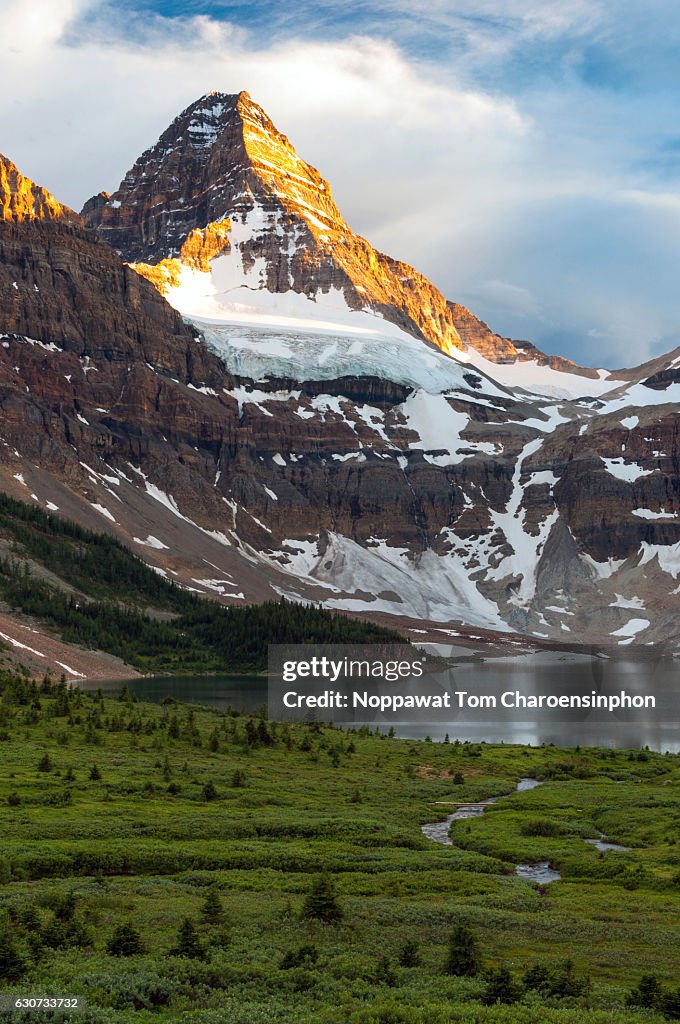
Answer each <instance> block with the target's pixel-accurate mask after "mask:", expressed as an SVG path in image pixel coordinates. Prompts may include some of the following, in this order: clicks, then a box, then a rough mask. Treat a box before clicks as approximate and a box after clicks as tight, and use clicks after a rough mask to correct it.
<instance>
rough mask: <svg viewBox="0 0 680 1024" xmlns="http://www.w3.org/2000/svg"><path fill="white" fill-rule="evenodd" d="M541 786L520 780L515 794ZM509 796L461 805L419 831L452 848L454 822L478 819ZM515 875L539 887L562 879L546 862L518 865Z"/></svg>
mask: <svg viewBox="0 0 680 1024" xmlns="http://www.w3.org/2000/svg"><path fill="white" fill-rule="evenodd" d="M541 785H542V783H541V782H539V781H538V779H520V780H519V782H518V783H517V787H516V790H515V792H518V793H524V792H526V791H527V790H529V789H535V788H536V786H541ZM510 795H511V794H510V793H503V794H501V795H500V796H492V797H489V799H488V800H479V801H478V802H477V803H469V804H461V805H460V806H459V807H458V809H457V810H455V811H454V812H453V813H452V814H449V816H448V817H447V818H445V819H444V821H433V822H431V823H428V824H427V825H421V826H420V828H421V831H422V833H423V835H424V836H427V838H428V839H431V840H432V841H433V842H435V843H441V845H442V846H453V840H452V839H451V836H450V835H449V830H450V828H451V825H452V824H453V822H454V821H465V819H466V818H479V817H481V815H482V814H484V811H485V810H486V809H487V807H490V806H491V805H492V804H495V803H497V802H498V801H499V800H504V799H505V798H506V797H507V796H510ZM515 874H516V875H518V876H519V877H520V878H526V879H528V880H529V881H531V882H537V883H538V884H539V885H547V884H548V883H549V882H556V881H558V879H560V878H561V877H562V876H561V875H560V873H559V871H557V870H556V869H555V868H552V867H551V866H550V864H549V863H548V861H539V862H538V863H537V864H518V865H517V866H516V868H515Z"/></svg>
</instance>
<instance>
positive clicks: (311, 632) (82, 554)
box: [0, 494, 404, 672]
mask: <svg viewBox="0 0 680 1024" xmlns="http://www.w3.org/2000/svg"><path fill="white" fill-rule="evenodd" d="M0 531H2V532H3V533H5V535H7V536H8V537H9V538H10V539H11V540H12V541H13V544H14V550H15V552H16V557H13V558H12V557H2V558H0V597H2V599H3V600H4V601H6V602H7V604H9V605H10V606H11V607H12V608H13V609H16V610H17V611H20V612H23V613H24V614H27V615H32V616H35V617H36V618H38V619H40V620H42V621H43V622H46V623H49V624H50V625H51V626H53V627H55V628H56V629H57V630H58V632H59V633H60V635H61V637H62V639H63V640H65V641H67V642H69V643H73V644H77V645H80V646H82V647H86V648H90V649H93V650H102V651H106V652H107V653H110V654H114V655H116V656H117V657H120V658H122V659H123V660H124V661H125V662H127V663H128V664H130V665H134V666H135V667H136V668H139V669H141V670H142V671H145V672H175V671H198V672H207V671H245V672H262V671H264V670H265V669H266V666H267V647H268V645H269V644H287V643H303V642H307V643H356V644H360V643H374V644H391V643H403V642H404V641H403V640H402V638H401V637H399V636H398V635H397V634H396V633H393V632H392V631H391V630H387V629H384V628H382V627H380V626H375V625H372V624H370V623H364V622H359V621H358V620H356V619H351V618H348V617H346V616H344V615H342V614H337V613H332V612H327V611H325V610H323V609H321V608H318V607H314V606H310V605H301V604H295V603H292V602H289V601H286V600H281V601H271V602H268V603H266V604H262V605H245V606H241V607H225V606H224V605H219V604H217V602H214V601H211V600H206V599H204V598H201V597H200V596H198V595H196V594H192V593H189V592H188V591H186V590H183V589H182V588H181V587H179V586H177V585H176V584H175V583H173V582H172V581H169V580H166V579H163V578H162V577H161V576H159V575H158V573H155V572H153V571H152V570H151V569H150V568H149V567H148V566H147V565H146V564H145V563H144V562H143V561H142V560H141V559H140V558H138V557H137V556H136V555H135V554H133V553H132V552H131V551H129V550H128V549H127V548H125V547H124V546H123V545H122V544H121V543H120V542H119V541H117V540H116V539H114V538H112V537H110V536H109V535H108V534H103V533H95V532H94V531H91V530H85V529H83V528H82V527H80V526H78V525H77V524H76V523H72V522H69V521H68V520H66V519H62V518H60V517H57V516H54V515H51V514H50V513H47V512H45V511H44V510H42V509H40V508H37V507H35V506H31V505H26V504H25V503H23V502H19V501H16V500H14V499H13V498H9V497H8V496H7V495H5V494H0ZM22 555H24V556H28V557H30V558H31V559H33V560H35V561H37V562H39V563H40V564H41V565H43V566H45V568H47V569H49V570H50V571H51V572H53V573H54V574H56V575H58V576H59V577H60V578H61V579H63V580H64V581H65V582H66V583H68V584H70V585H71V586H73V587H75V588H77V589H78V590H79V591H80V592H81V593H82V594H83V595H86V599H83V598H82V597H81V598H80V599H79V598H77V597H75V596H73V595H72V594H68V593H66V592H65V591H64V590H62V589H59V588H58V587H55V586H52V585H51V584H50V583H48V582H47V581H45V580H43V579H39V578H38V577H36V576H35V575H33V574H32V573H31V572H30V569H29V566H28V564H27V562H26V561H25V560H22V558H21V556H22ZM150 605H151V606H152V607H154V608H158V609H161V610H169V611H171V612H174V613H175V614H174V616H173V617H172V618H171V619H169V620H168V619H163V620H160V619H158V618H154V617H152V616H151V615H149V614H148V613H147V612H146V611H145V609H146V608H148V607H149V606H150Z"/></svg>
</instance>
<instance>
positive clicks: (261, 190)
mask: <svg viewBox="0 0 680 1024" xmlns="http://www.w3.org/2000/svg"><path fill="white" fill-rule="evenodd" d="M82 215H83V217H84V219H85V221H86V223H87V224H89V225H90V226H91V227H94V228H95V229H96V230H97V231H98V233H99V235H100V237H101V238H103V239H104V240H105V241H106V242H108V243H109V244H110V245H111V246H113V248H114V249H116V250H117V251H118V253H119V254H120V255H121V256H122V257H123V259H125V260H127V261H129V262H130V263H132V264H133V265H135V267H136V269H137V270H138V271H139V272H140V273H142V274H143V275H144V276H146V277H148V278H149V280H151V281H153V283H154V284H155V285H156V286H157V287H158V288H159V289H160V290H161V291H163V292H164V293H165V294H167V295H168V297H169V298H171V296H170V291H171V290H172V289H173V288H177V287H178V286H179V280H180V277H181V276H182V268H185V269H186V268H187V267H188V268H190V269H191V270H192V271H196V272H198V273H210V272H211V266H212V264H213V263H214V261H216V260H218V259H221V260H222V264H221V270H222V271H223V272H224V273H221V274H220V275H219V277H220V280H221V282H222V283H221V284H220V285H219V288H218V286H217V285H215V288H216V289H217V290H219V291H220V292H221V293H224V294H226V293H227V292H228V293H229V296H228V297H227V298H226V299H225V301H226V302H227V303H230V302H231V303H233V302H236V303H239V302H240V301H241V300H242V298H243V297H248V298H249V297H252V295H253V293H254V292H264V293H266V292H268V293H271V294H274V295H277V294H283V293H289V292H293V293H297V294H298V295H300V296H302V297H303V298H305V299H309V300H312V301H316V298H317V296H318V295H319V294H328V293H329V292H332V293H333V295H334V297H335V298H337V299H338V301H339V302H341V303H342V304H343V307H347V308H348V309H349V310H350V311H360V310H370V312H371V313H373V314H374V315H376V314H377V315H378V317H379V318H381V319H386V320H389V321H391V322H392V323H393V324H396V325H397V326H398V327H399V328H400V329H401V330H404V331H406V332H407V333H409V334H412V335H415V336H416V337H419V338H421V339H424V340H427V341H429V342H431V343H433V344H434V345H436V346H438V347H439V348H441V349H442V350H443V351H444V352H447V353H451V352H453V351H457V350H459V349H460V348H461V341H460V338H459V336H458V332H457V330H456V327H455V324H454V321H453V317H452V315H451V312H450V310H449V309H448V308H447V306H446V302H445V300H444V298H443V296H442V295H441V294H440V293H439V292H438V291H437V289H436V288H434V287H433V286H432V285H431V284H430V282H429V281H427V280H426V279H425V278H424V277H423V276H422V275H420V274H418V273H417V272H416V271H414V270H413V269H412V268H411V267H408V266H406V265H405V264H402V263H397V262H396V261H394V260H390V259H389V257H387V256H383V255H382V254H381V253H378V252H376V250H374V249H373V248H372V247H371V246H370V244H369V243H368V242H367V241H366V240H365V239H363V238H360V237H359V236H358V235H356V234H355V233H354V232H353V231H352V230H351V229H350V228H349V227H348V225H347V224H346V222H345V220H344V219H343V217H342V215H341V213H340V211H339V209H338V207H337V206H336V204H335V202H334V201H333V197H332V193H331V188H330V185H329V184H328V182H327V181H325V180H324V178H322V177H321V175H320V174H319V172H318V171H317V170H316V168H315V167H312V165H311V164H308V163H307V162H306V161H305V160H304V159H302V157H300V156H299V155H298V154H297V152H296V151H295V148H294V147H293V145H292V144H291V142H290V141H289V140H288V138H287V137H286V136H285V135H284V134H283V133H282V132H280V131H279V129H278V128H277V127H276V125H275V124H274V123H273V122H272V120H271V119H270V118H269V116H268V115H267V113H266V112H265V111H264V110H263V109H262V107H260V106H259V104H257V103H256V102H255V101H254V100H253V99H252V98H251V96H250V95H249V93H247V92H245V91H242V92H239V93H233V94H229V93H222V92H213V93H207V94H206V95H204V96H201V97H200V98H199V99H197V100H195V101H194V102H193V103H191V104H190V105H189V106H188V107H186V108H185V109H184V110H183V111H182V112H181V113H180V114H179V115H178V116H177V117H176V118H175V119H174V121H173V122H172V123H171V124H170V125H169V127H168V128H166V130H165V131H164V132H163V133H162V134H161V136H160V138H159V139H158V142H156V143H155V144H154V145H153V146H151V147H150V148H149V149H147V150H146V151H145V152H144V153H143V154H142V155H141V157H140V158H139V159H138V160H137V162H136V163H135V164H134V166H133V167H132V168H131V169H130V170H129V171H128V172H127V174H126V175H125V177H124V178H123V180H122V182H121V183H120V186H119V188H118V190H117V191H116V192H114V193H113V195H111V196H110V197H108V198H106V197H104V196H103V195H102V194H100V195H99V196H96V197H93V199H91V200H89V201H88V203H86V204H85V207H84V208H83V212H82ZM227 264H228V265H229V266H228V268H227ZM227 269H228V273H227V275H226V277H225V273H226V272H227ZM184 276H185V277H186V274H185V275H184ZM227 279H228V281H229V284H228V287H226V286H225V282H226V281H227ZM196 284H197V287H198V289H199V291H204V290H205V287H206V282H205V281H203V280H201V281H197V282H196ZM239 289H240V293H239ZM171 301H173V299H172V298H171ZM176 304H177V308H180V309H182V312H195V310H190V311H187V310H185V309H183V308H182V301H181V299H180V298H179V297H176ZM314 308H315V307H314V306H313V305H309V306H308V310H307V312H308V315H311V314H312V313H313V311H314ZM345 311H346V310H345Z"/></svg>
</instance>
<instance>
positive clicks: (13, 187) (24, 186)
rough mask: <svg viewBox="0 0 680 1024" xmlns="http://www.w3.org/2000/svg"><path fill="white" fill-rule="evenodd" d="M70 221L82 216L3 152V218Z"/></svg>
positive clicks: (0, 179) (0, 176)
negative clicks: (35, 180)
mask: <svg viewBox="0 0 680 1024" xmlns="http://www.w3.org/2000/svg"><path fill="white" fill-rule="evenodd" d="M61 219H63V220H68V221H72V222H76V221H78V220H79V219H80V218H79V217H78V216H77V214H75V213H74V212H73V210H70V209H69V208H68V206H62V204H61V203H59V202H57V200H56V199H55V198H54V196H53V195H51V194H50V193H49V192H47V191H46V189H44V188H41V187H40V186H39V185H36V184H35V182H33V181H31V179H30V178H26V177H24V175H23V174H22V173H21V171H19V170H18V168H17V167H15V165H14V164H13V163H12V161H11V160H8V159H7V157H6V156H3V155H2V153H0V220H3V221H16V222H20V221H26V220H29V221H30V220H61Z"/></svg>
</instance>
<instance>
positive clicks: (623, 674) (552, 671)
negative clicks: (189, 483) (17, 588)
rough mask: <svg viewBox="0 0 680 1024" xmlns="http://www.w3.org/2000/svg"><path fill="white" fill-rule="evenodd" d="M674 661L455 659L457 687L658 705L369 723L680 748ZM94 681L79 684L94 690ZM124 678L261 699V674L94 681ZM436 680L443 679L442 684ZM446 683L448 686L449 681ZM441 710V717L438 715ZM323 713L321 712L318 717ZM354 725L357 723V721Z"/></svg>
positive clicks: (149, 685) (169, 690) (110, 688)
mask: <svg viewBox="0 0 680 1024" xmlns="http://www.w3.org/2000/svg"><path fill="white" fill-rule="evenodd" d="M679 675H680V665H678V663H677V661H674V660H673V659H672V658H656V659H654V658H651V657H650V658H649V659H648V660H647V659H645V660H641V659H640V660H633V659H630V660H614V659H612V660H604V659H600V658H590V657H588V656H583V655H566V656H565V655H557V654H550V653H541V654H537V655H527V656H520V657H515V658H496V659H488V660H486V661H469V662H465V663H455V664H453V665H452V668H451V669H450V670H449V672H448V674H447V678H448V679H449V681H451V680H452V681H453V685H454V687H455V689H456V690H464V691H468V692H470V693H491V692H493V693H498V694H500V693H502V692H503V691H507V690H519V691H520V692H522V693H525V694H530V693H541V692H544V693H545V692H550V693H566V694H568V693H574V692H590V691H591V690H595V691H596V692H598V693H602V692H608V693H611V692H618V691H620V690H621V689H625V690H626V691H628V692H629V693H638V694H653V695H654V696H655V697H656V700H657V710H656V711H655V712H654V713H650V712H649V711H644V712H643V711H637V712H636V711H615V712H608V711H605V710H595V711H590V710H576V709H574V710H572V709H569V710H565V709H561V710H557V711H548V710H541V711H532V710H523V711H521V712H520V711H512V712H511V711H502V710H501V709H494V710H493V711H492V710H488V709H487V710H485V711H483V712H480V711H472V710H467V711H459V710H457V709H456V710H452V711H450V712H443V713H442V716H441V717H440V718H439V719H438V720H437V721H430V722H428V721H413V720H411V721H394V720H393V719H390V718H388V717H387V716H384V715H380V714H377V715H376V716H375V717H374V718H373V719H372V721H371V722H370V725H371V727H372V728H376V727H378V728H380V729H383V730H385V731H386V730H388V729H389V728H390V726H393V728H394V731H395V733H396V735H397V736H400V737H404V738H412V739H423V738H425V737H426V736H430V737H431V738H432V739H433V740H435V741H439V740H443V739H444V737H445V736H446V735H447V734H448V736H449V739H450V740H451V741H453V740H454V739H459V740H468V741H470V742H481V741H482V740H486V741H487V742H489V743H501V742H504V743H516V744H531V745H532V746H537V745H540V744H542V743H554V744H555V745H556V746H571V747H573V746H575V745H576V744H581V745H583V746H607V747H624V748H629V747H633V748H636V747H643V746H648V747H650V748H651V749H652V750H660V751H666V750H668V751H672V752H676V753H677V752H680V699H679V698H680V685H679V684H680V679H679ZM98 685H99V684H89V685H88V684H87V683H84V684H81V686H83V688H84V689H97V686H98ZM124 685H127V686H128V688H129V689H130V691H131V692H132V693H134V694H135V695H136V696H138V697H139V698H140V699H143V700H150V701H154V702H159V701H162V700H163V698H165V697H168V696H169V697H174V698H175V699H176V700H180V701H184V702H187V703H193V704H205V705H208V706H210V707H217V708H221V709H226V708H228V707H233V708H237V709H238V710H240V711H253V710H256V709H258V708H260V707H261V706H262V705H263V704H266V703H267V680H266V679H265V678H253V677H248V676H228V675H213V676H167V677H147V678H144V679H134V680H127V681H124V682H111V683H108V684H101V688H102V690H104V692H109V693H114V692H117V691H119V690H120V689H121V688H122V686H124ZM442 685H443V684H442ZM448 685H451V683H450V682H449V684H448ZM444 716H446V717H444ZM319 717H320V718H322V719H323V717H324V716H323V715H320V716H319ZM352 724H354V725H360V724H361V723H360V722H359V721H358V720H357V721H355V722H354V723H352Z"/></svg>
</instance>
